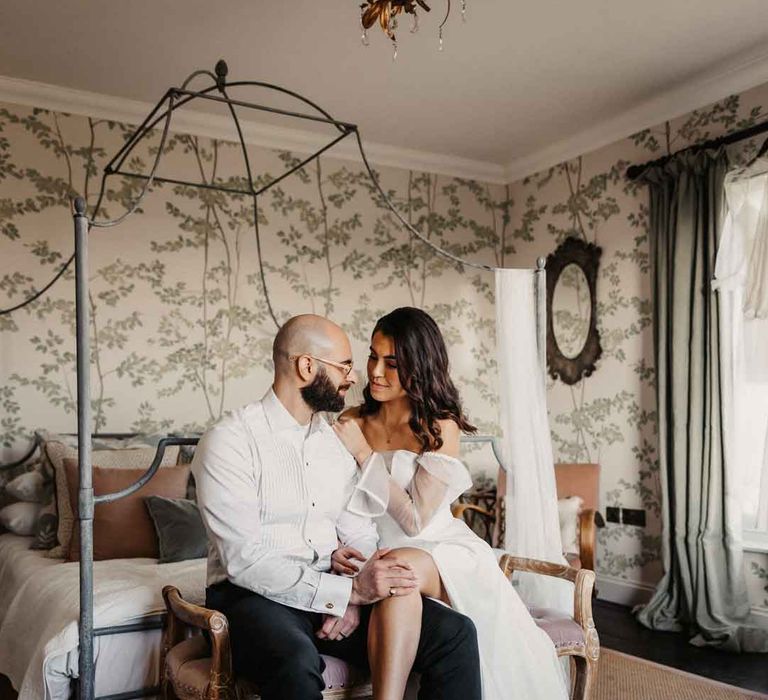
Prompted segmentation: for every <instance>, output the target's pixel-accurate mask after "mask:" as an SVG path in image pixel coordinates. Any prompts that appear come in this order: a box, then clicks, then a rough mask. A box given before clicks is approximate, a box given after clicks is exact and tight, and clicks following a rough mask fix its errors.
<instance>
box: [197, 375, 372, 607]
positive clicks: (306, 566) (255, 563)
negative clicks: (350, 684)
mask: <svg viewBox="0 0 768 700" xmlns="http://www.w3.org/2000/svg"><path fill="white" fill-rule="evenodd" d="M192 473H193V474H194V476H195V482H196V487H197V500H198V505H199V506H200V513H201V515H202V518H203V522H204V523H205V527H206V530H207V532H208V585H209V586H211V585H213V584H215V583H218V582H219V581H223V580H225V579H229V580H230V581H231V582H232V583H234V584H235V585H237V586H241V587H242V588H246V589H248V590H251V591H254V592H255V593H258V594H259V595H262V596H264V597H265V598H269V599H270V600H274V601H275V602H278V603H282V604H283V605H287V606H290V607H292V608H298V609H299V610H308V611H313V612H321V613H327V614H330V615H337V616H342V615H343V614H344V612H345V611H346V608H347V604H348V603H349V597H350V594H351V592H352V579H351V578H347V577H343V576H337V575H335V574H331V573H328V572H329V571H330V568H331V554H332V553H333V551H334V550H335V549H336V548H337V546H338V543H339V542H341V543H342V544H343V545H349V546H352V547H355V548H357V549H359V550H360V551H361V552H362V553H363V554H364V555H365V556H366V557H368V556H370V555H371V554H372V553H373V552H374V551H375V549H376V545H377V542H378V534H377V532H376V527H375V526H374V524H373V522H372V521H371V519H370V518H368V517H365V516H361V515H356V514H353V513H351V512H349V511H348V510H346V505H347V503H348V501H349V498H350V496H351V494H352V492H353V491H354V488H355V485H356V484H357V481H358V478H359V471H358V469H357V465H356V463H355V460H354V458H353V457H352V456H351V455H350V454H349V452H347V450H346V448H345V447H344V445H343V444H342V443H341V442H340V441H339V439H338V438H337V437H336V434H335V433H334V431H333V428H331V426H330V425H328V423H327V422H326V421H325V420H324V419H323V418H322V417H320V416H319V415H315V416H314V417H313V419H312V421H311V422H310V423H309V425H304V426H302V425H300V424H299V423H297V422H296V420H295V419H294V418H293V416H292V415H291V414H290V413H289V412H288V410H287V409H286V408H285V407H284V406H283V404H282V403H281V402H280V400H279V399H278V398H277V396H276V395H275V393H274V391H273V390H272V389H270V390H269V391H268V392H267V394H266V395H265V396H264V398H263V399H262V400H261V401H257V402H255V403H252V404H249V405H247V406H245V407H243V408H240V409H238V410H236V411H233V412H232V413H229V414H227V415H226V416H224V417H223V418H221V420H219V421H218V422H217V423H216V424H215V425H214V426H213V427H212V428H211V429H210V430H208V432H206V433H205V435H204V436H203V437H202V439H201V440H200V443H199V445H198V446H197V449H196V450H195V457H194V459H193V461H192Z"/></svg>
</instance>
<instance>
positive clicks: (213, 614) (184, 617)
mask: <svg viewBox="0 0 768 700" xmlns="http://www.w3.org/2000/svg"><path fill="white" fill-rule="evenodd" d="M163 600H164V601H165V607H166V609H167V610H168V614H167V615H166V618H165V628H164V630H163V660H161V668H164V665H163V664H164V658H165V655H166V654H167V653H168V651H170V649H171V648H172V647H174V646H176V644H178V643H179V642H182V641H184V639H185V638H186V636H187V635H186V628H185V626H186V627H194V628H196V629H199V630H203V631H205V632H207V633H208V638H209V639H210V642H211V678H223V679H229V678H232V654H231V650H230V646H229V623H228V622H227V618H226V617H225V616H224V615H223V614H222V613H220V612H218V611H216V610H209V609H208V608H204V607H201V606H200V605H195V604H194V603H190V602H188V601H186V600H184V598H182V597H181V593H180V592H179V589H178V588H176V587H175V586H165V587H164V588H163Z"/></svg>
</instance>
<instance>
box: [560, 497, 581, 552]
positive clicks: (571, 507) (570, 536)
mask: <svg viewBox="0 0 768 700" xmlns="http://www.w3.org/2000/svg"><path fill="white" fill-rule="evenodd" d="M582 503H583V500H582V498H581V497H580V496H570V497H568V498H561V499H559V500H558V501H557V514H558V516H559V518H560V537H561V538H562V540H563V552H565V553H566V554H578V552H579V512H580V511H581V505H582Z"/></svg>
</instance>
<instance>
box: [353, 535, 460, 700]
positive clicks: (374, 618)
mask: <svg viewBox="0 0 768 700" xmlns="http://www.w3.org/2000/svg"><path fill="white" fill-rule="evenodd" d="M386 556H387V557H390V558H393V559H397V560H399V561H406V562H408V563H409V564H410V565H411V566H412V567H413V569H414V571H415V572H416V577H417V578H418V580H419V591H418V593H417V592H416V591H414V592H413V593H411V594H409V595H404V596H393V597H391V598H385V599H384V600H381V601H379V602H378V603H376V604H375V605H374V606H373V610H372V611H371V619H370V622H369V625H368V661H369V663H370V666H371V682H372V685H373V696H374V697H375V698H376V700H402V698H403V695H404V694H405V686H406V683H407V682H408V676H409V675H410V673H411V668H412V667H413V661H414V659H415V658H416V652H417V650H418V648H419V637H420V636H421V611H422V602H421V596H422V595H425V596H428V597H430V598H438V599H440V600H443V601H444V602H446V603H447V602H448V596H447V594H446V592H445V589H444V588H443V583H442V581H441V580H440V573H439V572H438V570H437V566H435V562H434V560H433V559H432V557H431V556H430V555H429V554H428V553H427V552H424V551H422V550H420V549H414V548H411V547H405V548H403V549H395V550H393V551H392V552H390V553H389V554H387V555H386Z"/></svg>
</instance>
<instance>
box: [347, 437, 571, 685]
mask: <svg viewBox="0 0 768 700" xmlns="http://www.w3.org/2000/svg"><path fill="white" fill-rule="evenodd" d="M471 485H472V481H471V479H470V477H469V474H468V472H467V469H466V467H465V466H464V465H463V464H462V463H461V461H459V460H458V459H454V458H452V457H449V456H447V455H442V454H437V453H434V452H426V453H424V454H422V455H417V454H415V453H413V452H410V451H408V450H395V451H392V452H374V453H373V455H371V457H370V458H369V459H368V460H367V461H366V463H365V464H364V465H363V471H362V475H361V478H360V480H359V482H358V485H357V487H356V489H355V492H354V493H353V495H352V497H351V499H350V502H349V506H348V507H349V510H350V511H352V512H355V513H358V514H360V515H367V516H370V517H373V518H375V520H376V525H377V527H378V530H379V538H380V539H379V546H380V547H392V548H397V547H415V548H417V549H421V550H424V551H426V552H429V553H430V555H431V556H432V559H433V560H434V562H435V564H436V565H437V568H438V570H439V572H440V577H441V578H442V580H443V585H444V586H445V590H446V592H447V593H448V597H449V599H450V601H451V607H452V608H453V609H454V610H457V611H458V612H461V613H463V614H464V615H467V616H468V617H469V618H471V619H472V621H473V622H474V623H475V627H476V628H477V637H478V644H479V648H480V670H481V674H482V688H483V700H512V699H514V698H519V699H520V700H558V699H559V698H562V699H565V698H567V697H568V691H567V690H566V686H565V679H564V673H563V667H562V666H561V664H560V662H559V661H558V658H557V654H556V652H555V647H554V645H553V643H552V641H551V639H550V638H549V637H548V636H547V634H546V633H545V632H544V631H543V630H541V629H540V628H539V627H537V626H536V623H535V622H534V621H533V618H532V617H531V615H530V613H529V612H528V609H527V608H526V606H525V604H524V603H523V601H522V600H521V599H520V596H518V594H517V592H516V591H515V589H514V588H513V587H512V586H511V584H510V583H509V581H508V580H507V579H506V577H505V576H504V574H503V573H502V572H501V569H500V568H499V565H498V562H497V560H496V556H495V555H494V553H493V550H492V549H491V548H490V547H489V546H488V544H487V543H486V542H484V541H483V540H482V539H480V537H478V536H477V535H476V534H475V533H474V532H473V531H472V530H471V529H470V528H469V527H468V526H467V524H466V523H465V522H464V521H463V520H459V519H457V518H454V517H453V515H452V514H451V503H452V502H453V501H455V500H456V498H458V497H459V495H461V494H462V493H464V491H466V490H467V489H468V488H470V487H471Z"/></svg>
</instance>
